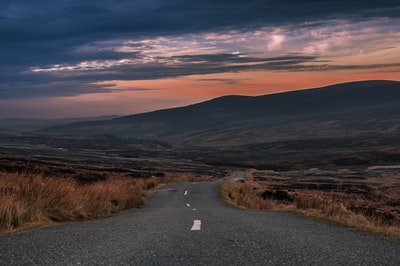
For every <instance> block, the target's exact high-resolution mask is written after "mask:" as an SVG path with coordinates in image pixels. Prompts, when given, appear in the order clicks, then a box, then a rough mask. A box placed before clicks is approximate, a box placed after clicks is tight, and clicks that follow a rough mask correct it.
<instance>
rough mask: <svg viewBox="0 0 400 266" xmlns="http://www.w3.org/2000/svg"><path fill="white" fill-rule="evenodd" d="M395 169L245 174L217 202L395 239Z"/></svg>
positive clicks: (399, 186) (399, 208)
mask: <svg viewBox="0 0 400 266" xmlns="http://www.w3.org/2000/svg"><path fill="white" fill-rule="evenodd" d="M399 170H400V165H396V166H376V167H370V168H367V169H365V170H349V169H338V170H319V169H316V168H313V169H308V170H302V171H288V172H276V171H272V170H270V171H255V170H253V171H249V172H248V173H247V179H246V180H245V181H243V182H237V183H226V184H224V185H223V186H222V187H221V191H220V192H221V195H222V197H223V198H224V199H225V200H226V201H227V202H228V203H230V204H232V205H234V206H238V207H241V208H245V209H255V210H278V211H292V212H296V213H301V214H305V215H308V216H312V217H316V218H319V219H323V220H326V221H330V222H333V223H337V224H341V225H345V226H348V227H351V228H354V229H357V230H361V231H367V232H372V233H376V234H380V235H383V236H386V237H390V238H396V239H400V175H399V174H398V173H399Z"/></svg>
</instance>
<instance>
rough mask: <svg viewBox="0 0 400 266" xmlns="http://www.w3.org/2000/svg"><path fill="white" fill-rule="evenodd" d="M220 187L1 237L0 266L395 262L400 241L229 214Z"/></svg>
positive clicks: (278, 216)
mask: <svg viewBox="0 0 400 266" xmlns="http://www.w3.org/2000/svg"><path fill="white" fill-rule="evenodd" d="M219 184H220V183H219V182H214V183H180V184H172V185H169V186H167V187H165V188H163V189H161V190H159V191H157V192H155V193H154V194H153V195H152V196H151V197H150V198H149V200H148V201H147V203H146V206H145V207H144V208H143V209H140V210H135V211H131V212H127V213H124V214H122V215H116V216H112V217H109V218H106V219H102V220H98V221H92V222H81V223H72V224H65V225H60V226H53V227H47V228H42V229H38V230H33V231H30V232H23V233H18V234H12V235H5V236H2V237H0V265H78V264H80V265H400V242H396V241H389V240H384V239H381V238H378V237H373V236H370V235H365V234H362V233H358V232H354V231H351V230H349V229H346V228H342V227H337V226H332V225H329V224H325V223H321V222H317V221H314V220H310V219H308V218H305V217H302V216H298V215H293V214H288V213H274V212H256V211H243V210H239V209H235V208H232V207H229V206H227V205H225V204H224V203H223V202H221V200H220V199H219V198H218V193H217V189H218V186H219Z"/></svg>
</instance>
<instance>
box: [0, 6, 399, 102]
mask: <svg viewBox="0 0 400 266" xmlns="http://www.w3.org/2000/svg"><path fill="white" fill-rule="evenodd" d="M399 6H400V3H399V1H387V0H381V1H372V0H371V1H344V0H335V1H327V0H325V1H324V0H322V1H311V0H308V1H307V0H303V1H295V0H284V1H282V0H279V1H277V0H270V1H268V0H264V1H261V0H245V1H239V0H235V1H232V0H218V1H217V0H203V1H197V0H196V1H195V0H190V1H179V0H165V1H164V0H143V1H124V0H88V1H81V0H36V1H31V0H2V1H1V2H0V36H1V41H0V56H1V61H0V97H1V98H12V97H15V98H18V97H32V96H45V95H56V96H63V95H68V96H69V95H76V94H80V93H90V92H99V91H100V92H102V91H107V88H104V87H101V86H98V85H93V84H92V83H93V82H97V81H101V80H112V79H151V78H162V77H174V76H181V75H188V74H207V73H221V72H223V71H241V70H245V69H278V70H279V69H298V68H301V67H304V66H303V65H304V64H305V63H307V62H310V61H316V60H318V59H317V58H312V57H310V58H301V57H298V56H289V58H286V59H285V58H275V59H273V58H264V59H263V58H246V57H238V56H233V55H227V54H210V55H203V56H189V55H188V56H185V55H183V56H180V57H176V58H170V59H171V60H172V59H176V60H179V61H180V62H181V63H180V64H178V65H176V66H168V67H167V66H166V65H162V64H158V65H150V64H144V65H142V66H137V65H119V66H113V67H110V68H108V69H100V70H96V71H95V70H93V71H84V72H82V73H77V72H78V71H75V72H76V73H75V72H70V73H64V74H62V75H61V74H60V75H54V74H51V73H37V74H35V73H28V72H29V71H28V70H29V69H31V68H32V67H41V68H49V67H51V66H52V65H56V64H61V65H74V64H78V63H79V62H82V61H92V60H119V59H123V58H131V59H132V58H137V57H139V54H138V53H137V52H136V53H135V52H130V53H122V52H118V51H113V50H106V49H102V47H101V45H98V42H100V41H104V40H115V39H121V40H123V39H135V38H145V37H148V38H150V37H155V36H172V35H179V34H187V33H201V32H218V31H222V30H239V31H240V30H246V29H256V28H258V27H264V26H274V25H287V26H291V25H298V23H299V22H300V23H301V22H308V25H312V23H320V21H321V20H324V19H335V18H346V19H349V20H357V21H360V20H369V19H371V18H376V17H399V14H400V9H399ZM82 47H86V48H87V49H86V50H82V51H78V48H82ZM196 60H197V61H205V62H203V63H200V64H198V65H193V64H192V62H194V61H196ZM229 63H235V64H237V65H234V66H232V65H229ZM253 63H254V65H250V66H249V65H246V64H253ZM56 85H57V86H58V87H57V88H55V87H56Z"/></svg>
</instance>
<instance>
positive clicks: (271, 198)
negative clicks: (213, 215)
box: [220, 180, 400, 239]
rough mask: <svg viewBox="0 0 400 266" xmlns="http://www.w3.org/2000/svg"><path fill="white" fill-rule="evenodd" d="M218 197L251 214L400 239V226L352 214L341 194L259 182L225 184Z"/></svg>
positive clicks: (375, 216)
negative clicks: (289, 216)
mask: <svg viewBox="0 0 400 266" xmlns="http://www.w3.org/2000/svg"><path fill="white" fill-rule="evenodd" d="M220 195H221V197H222V198H223V199H224V200H225V201H226V202H227V203H229V204H231V205H233V206H236V207H239V208H243V209H251V210H273V211H291V212H295V213H300V214H303V215H306V216H310V217H315V218H318V219H322V220H325V221H329V222H333V223H337V224H340V225H344V226H347V227H351V228H354V229H356V230H361V231H365V232H370V233H376V234H379V235H383V236H386V237H390V238H394V239H400V222H399V221H398V220H391V219H388V218H387V217H386V216H384V215H380V214H379V213H370V212H368V211H364V212H363V211H354V210H352V209H351V208H349V207H348V206H349V204H350V205H351V204H353V202H350V201H351V200H350V197H349V196H348V195H345V194H340V193H326V192H324V191H316V190H303V191H296V192H294V191H287V190H270V189H269V188H268V186H267V185H265V184H263V183H262V182H256V181H253V180H246V181H244V182H235V183H224V184H223V185H222V186H221V187H220Z"/></svg>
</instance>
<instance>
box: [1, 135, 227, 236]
mask: <svg viewBox="0 0 400 266" xmlns="http://www.w3.org/2000/svg"><path fill="white" fill-rule="evenodd" d="M0 143H1V144H2V145H1V152H0V202H1V204H0V233H4V232H13V231H18V230H24V229H28V228H32V227H38V226H44V225H50V224H55V223H63V222H72V221H83V220H92V219H98V218H102V217H106V216H108V215H111V214H114V213H119V212H122V211H126V210H129V209H134V208H140V207H142V206H143V205H144V204H145V199H146V197H147V196H148V194H149V191H151V190H152V189H154V188H156V187H159V186H161V185H163V184H166V183H170V182H184V181H204V180H211V179H212V177H214V176H224V175H225V172H224V171H223V170H216V169H214V168H213V167H207V166H205V165H201V164H198V163H194V162H190V161H185V160H181V159H179V158H175V157H174V156H172V155H171V153H173V151H171V150H170V149H169V148H166V147H164V146H162V145H163V144H162V143H161V144H160V143H153V142H151V143H149V142H139V141H133V140H131V141H129V140H121V139H117V138H113V137H105V136H102V137H65V136H64V137H61V136H53V137H43V136H32V135H30V136H27V135H20V136H9V135H7V136H4V135H3V137H2V138H0ZM143 147H145V148H143ZM168 153H170V154H169V155H168ZM161 158H162V159H161Z"/></svg>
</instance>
